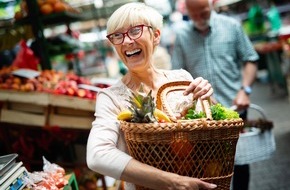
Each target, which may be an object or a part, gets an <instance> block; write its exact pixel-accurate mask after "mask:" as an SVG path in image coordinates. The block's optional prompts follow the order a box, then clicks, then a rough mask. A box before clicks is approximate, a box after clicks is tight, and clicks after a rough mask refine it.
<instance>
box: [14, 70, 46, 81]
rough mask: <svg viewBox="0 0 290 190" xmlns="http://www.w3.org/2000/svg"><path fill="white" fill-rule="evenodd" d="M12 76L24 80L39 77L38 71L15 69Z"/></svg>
mask: <svg viewBox="0 0 290 190" xmlns="http://www.w3.org/2000/svg"><path fill="white" fill-rule="evenodd" d="M12 74H13V75H17V76H20V77H24V78H29V79H31V78H35V77H37V76H39V75H40V72H39V71H35V70H31V69H17V70H15V71H13V72H12Z"/></svg>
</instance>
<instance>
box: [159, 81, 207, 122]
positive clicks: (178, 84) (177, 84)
mask: <svg viewBox="0 0 290 190" xmlns="http://www.w3.org/2000/svg"><path fill="white" fill-rule="evenodd" d="M190 83H191V82H190V81H174V82H168V83H166V84H163V85H162V86H161V87H160V88H159V89H158V92H157V97H156V107H157V108H158V109H160V110H163V111H164V112H165V113H166V114H167V115H168V116H169V117H170V118H172V119H173V120H176V117H175V115H174V114H173V112H172V110H171V108H170V106H169V104H168V102H167V99H166V98H167V95H168V94H169V93H170V92H173V91H184V90H185V89H186V88H187V87H188V85H189V84H190ZM199 100H200V99H199ZM200 103H201V107H202V111H204V112H205V114H206V118H207V119H212V115H211V110H210V105H211V101H210V99H207V100H200Z"/></svg>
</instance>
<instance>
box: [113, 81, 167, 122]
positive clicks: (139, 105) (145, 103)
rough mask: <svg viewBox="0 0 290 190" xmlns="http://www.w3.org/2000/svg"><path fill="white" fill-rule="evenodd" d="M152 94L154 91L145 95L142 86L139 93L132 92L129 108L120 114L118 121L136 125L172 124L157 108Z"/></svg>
mask: <svg viewBox="0 0 290 190" xmlns="http://www.w3.org/2000/svg"><path fill="white" fill-rule="evenodd" d="M151 94H152V91H150V92H149V93H148V94H146V93H144V91H143V87H142V86H141V88H140V89H139V91H138V92H135V93H134V92H132V94H131V96H130V97H129V100H128V102H129V103H130V106H129V108H128V109H127V110H124V111H122V112H120V113H119V114H118V116H117V119H119V120H124V121H130V122H134V123H154V122H161V121H162V122H171V120H170V118H169V117H168V116H167V115H166V114H165V113H164V112H163V111H161V110H159V109H157V108H156V105H155V102H154V98H153V97H152V95H151Z"/></svg>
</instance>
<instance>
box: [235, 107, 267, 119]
mask: <svg viewBox="0 0 290 190" xmlns="http://www.w3.org/2000/svg"><path fill="white" fill-rule="evenodd" d="M231 109H232V110H237V106H236V105H234V106H232V107H231ZM249 109H253V110H255V111H257V112H258V113H260V114H261V116H262V117H263V119H264V120H267V116H266V114H265V110H264V109H263V108H262V107H260V106H258V105H257V104H250V105H249Z"/></svg>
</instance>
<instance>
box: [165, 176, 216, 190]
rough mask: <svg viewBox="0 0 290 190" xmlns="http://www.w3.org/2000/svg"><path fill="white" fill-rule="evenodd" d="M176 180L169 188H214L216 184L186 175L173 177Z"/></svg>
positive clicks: (196, 189) (198, 189)
mask: <svg viewBox="0 0 290 190" xmlns="http://www.w3.org/2000/svg"><path fill="white" fill-rule="evenodd" d="M175 179H176V182H175V183H174V184H173V187H170V188H169V189H176V190H200V189H215V188H216V187H217V185H215V184H212V183H207V182H204V181H202V180H200V179H197V178H191V177H187V176H178V177H176V178H175Z"/></svg>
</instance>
